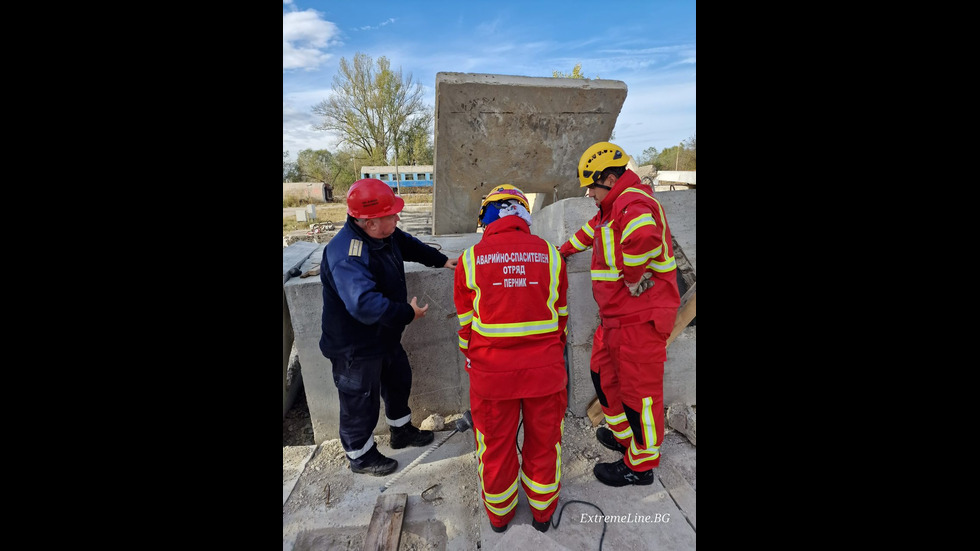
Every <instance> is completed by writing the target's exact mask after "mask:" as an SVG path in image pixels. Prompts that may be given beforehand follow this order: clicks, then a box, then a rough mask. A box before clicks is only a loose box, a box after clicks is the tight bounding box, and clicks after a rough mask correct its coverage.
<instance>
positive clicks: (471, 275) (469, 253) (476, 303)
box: [462, 245, 481, 313]
mask: <svg viewBox="0 0 980 551" xmlns="http://www.w3.org/2000/svg"><path fill="white" fill-rule="evenodd" d="M474 246H475V245H474ZM462 258H463V273H464V274H465V275H466V287H467V288H468V289H473V290H474V291H476V296H475V297H473V310H472V311H473V312H474V313H475V312H479V311H480V294H481V293H480V288H479V287H477V286H476V261H475V259H474V258H473V247H470V248H468V249H466V250H465V251H463V257H462Z"/></svg>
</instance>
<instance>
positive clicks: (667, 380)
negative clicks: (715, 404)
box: [664, 325, 698, 405]
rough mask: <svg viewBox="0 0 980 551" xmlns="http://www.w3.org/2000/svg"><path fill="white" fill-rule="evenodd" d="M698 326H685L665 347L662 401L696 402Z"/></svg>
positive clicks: (667, 402) (693, 403)
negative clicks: (665, 359) (665, 358)
mask: <svg viewBox="0 0 980 551" xmlns="http://www.w3.org/2000/svg"><path fill="white" fill-rule="evenodd" d="M697 337H698V326H697V325H692V326H690V327H685V328H684V330H683V331H681V333H680V334H679V335H677V338H676V339H674V342H672V343H670V347H668V348H667V361H666V362H665V363H664V403H665V404H673V403H676V402H681V403H684V404H689V405H697V403H698V342H697Z"/></svg>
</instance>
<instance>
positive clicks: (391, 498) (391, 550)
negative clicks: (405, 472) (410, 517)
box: [363, 494, 408, 551]
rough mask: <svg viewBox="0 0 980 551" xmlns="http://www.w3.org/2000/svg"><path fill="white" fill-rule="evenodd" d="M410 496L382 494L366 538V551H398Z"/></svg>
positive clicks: (375, 505) (375, 507) (375, 506)
mask: <svg viewBox="0 0 980 551" xmlns="http://www.w3.org/2000/svg"><path fill="white" fill-rule="evenodd" d="M406 501H408V494H381V495H379V496H378V501H377V502H376V503H375V504H374V514H372V515H371V524H369V525H368V530H367V534H366V535H365V536H364V548H363V549H364V551H382V550H384V551H397V550H398V543H399V541H400V540H401V537H402V521H403V520H404V519H405V503H406Z"/></svg>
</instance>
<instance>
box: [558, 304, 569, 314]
mask: <svg viewBox="0 0 980 551" xmlns="http://www.w3.org/2000/svg"><path fill="white" fill-rule="evenodd" d="M558 315H559V316H567V315H568V306H561V307H559V308H558Z"/></svg>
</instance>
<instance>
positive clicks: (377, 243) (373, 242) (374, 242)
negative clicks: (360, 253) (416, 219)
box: [347, 214, 399, 249]
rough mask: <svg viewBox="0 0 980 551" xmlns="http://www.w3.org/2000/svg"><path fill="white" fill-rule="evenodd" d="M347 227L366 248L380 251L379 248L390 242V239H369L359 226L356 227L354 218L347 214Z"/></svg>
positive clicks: (396, 229)
mask: <svg viewBox="0 0 980 551" xmlns="http://www.w3.org/2000/svg"><path fill="white" fill-rule="evenodd" d="M347 225H348V226H350V229H351V231H352V232H354V233H355V234H356V235H357V236H358V237H359V238H360V239H361V240H362V241H364V242H365V243H367V244H368V246H369V247H371V248H372V249H380V248H381V247H384V246H385V245H387V244H388V243H389V242H390V241H391V237H386V238H384V239H375V238H373V237H371V236H370V235H368V234H367V232H366V231H364V230H363V229H362V228H361V227H360V226H358V225H357V222H356V221H355V219H354V217H353V216H351V215H349V214H348V215H347ZM395 231H396V232H397V231H399V229H398V228H395ZM392 235H394V234H392Z"/></svg>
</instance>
